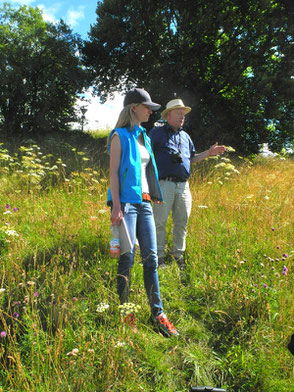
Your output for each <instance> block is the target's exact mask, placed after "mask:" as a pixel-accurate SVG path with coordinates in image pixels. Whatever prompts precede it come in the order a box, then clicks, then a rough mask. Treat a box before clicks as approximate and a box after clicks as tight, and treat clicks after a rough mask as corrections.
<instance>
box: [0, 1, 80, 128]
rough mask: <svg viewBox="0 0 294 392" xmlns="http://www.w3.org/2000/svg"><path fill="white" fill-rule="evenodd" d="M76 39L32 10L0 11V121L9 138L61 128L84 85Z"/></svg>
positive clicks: (70, 113)
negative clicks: (16, 134)
mask: <svg viewBox="0 0 294 392" xmlns="http://www.w3.org/2000/svg"><path fill="white" fill-rule="evenodd" d="M81 43H82V42H81V40H80V38H79V37H78V36H76V35H73V34H72V33H71V30H70V29H69V28H68V27H67V26H66V25H65V23H64V22H63V21H62V20H61V21H60V22H59V23H58V24H56V25H54V24H52V23H48V22H45V21H44V20H43V17H42V14H41V11H40V10H38V9H34V8H32V7H26V6H23V7H20V8H19V9H18V10H15V9H13V8H12V7H11V6H10V5H8V4H7V3H5V4H4V6H3V7H2V8H0V122H1V124H2V130H3V131H5V132H6V133H8V134H15V133H17V132H22V133H26V132H29V131H36V132H42V131H50V130H52V129H58V130H60V129H65V128H67V123H68V122H69V121H71V120H72V118H73V116H74V103H75V99H76V94H77V93H78V92H80V91H82V89H83V87H85V86H86V85H87V82H88V76H87V72H86V71H85V70H84V69H83V67H82V65H81V63H80V60H79V57H78V55H77V52H78V50H79V48H80V47H81Z"/></svg>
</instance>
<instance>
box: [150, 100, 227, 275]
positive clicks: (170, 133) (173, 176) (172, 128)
mask: <svg viewBox="0 0 294 392" xmlns="http://www.w3.org/2000/svg"><path fill="white" fill-rule="evenodd" d="M190 111H191V108H190V107H188V106H185V105H184V103H183V101H182V100H181V99H173V100H172V101H170V102H168V103H167V105H166V108H165V110H164V111H163V112H162V113H161V117H162V119H163V120H166V124H165V125H163V126H158V127H154V128H153V129H152V130H151V131H150V133H149V136H150V138H151V145H152V149H153V152H154V155H155V160H156V164H157V168H158V172H159V180H160V186H161V190H162V194H163V200H164V203H163V204H155V203H154V204H153V211H154V219H155V225H156V235H157V251H158V264H159V265H161V266H164V263H165V262H164V249H165V238H166V222H167V219H168V216H169V214H170V212H171V211H172V218H173V234H172V239H173V248H172V252H171V253H172V256H173V257H174V258H175V259H176V261H177V263H178V265H179V267H180V268H184V267H185V260H184V252H185V249H186V235H187V226H188V219H189V216H190V213H191V207H192V197H191V193H190V188H189V183H188V179H189V177H190V175H191V168H190V166H191V163H197V162H200V161H202V160H203V159H205V158H208V157H209V156H212V155H218V154H222V153H223V152H224V151H225V147H224V146H219V145H218V144H217V143H216V144H214V145H213V146H212V147H210V148H209V149H208V150H206V151H203V152H201V153H200V154H196V153H195V147H194V144H193V142H192V140H191V138H190V136H189V135H188V134H187V133H186V132H185V131H184V130H183V128H182V127H183V125H184V121H185V116H186V114H188V113H189V112H190Z"/></svg>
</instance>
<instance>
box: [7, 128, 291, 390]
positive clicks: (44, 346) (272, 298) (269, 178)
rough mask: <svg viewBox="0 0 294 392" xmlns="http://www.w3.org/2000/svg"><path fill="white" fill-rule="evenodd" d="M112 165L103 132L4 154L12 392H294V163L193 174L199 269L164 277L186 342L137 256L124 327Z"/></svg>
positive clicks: (211, 164)
mask: <svg viewBox="0 0 294 392" xmlns="http://www.w3.org/2000/svg"><path fill="white" fill-rule="evenodd" d="M107 162H108V157H107V154H106V150H105V138H104V139H101V138H98V137H97V136H96V137H92V136H91V135H81V134H75V135H72V134H69V135H66V138H64V137H61V136H60V135H59V136H56V137H54V138H53V137H50V138H43V139H39V140H31V141H25V142H24V141H17V142H14V143H12V144H10V143H8V142H7V141H5V142H4V143H3V144H2V145H1V146H0V187H1V195H0V200H1V203H0V213H1V215H2V218H1V225H0V261H1V264H0V269H1V285H0V289H1V290H0V310H1V312H0V366H1V373H0V391H1V390H3V391H53V390H55V391H106V392H108V391H119V392H120V391H131V392H132V391H134V392H138V391H150V392H151V391H158V392H159V391H160V392H165V391H166V392H167V391H174V392H180V391H182V392H184V391H189V386H190V385H199V386H203V385H212V386H218V387H223V388H226V390H227V391H240V392H243V391H244V392H245V391H246V392H247V391H249V392H251V391H252V392H255V391H265V392H277V391H285V392H286V391H287V392H289V391H291V390H292V389H293V364H294V362H293V357H291V355H290V353H288V352H287V350H286V344H287V341H288V339H289V337H290V335H291V334H292V333H293V332H294V320H293V313H294V306H293V272H294V268H293V257H294V243H293V233H294V231H293V228H294V225H293V223H294V219H293V216H294V214H293V213H294V186H293V172H294V162H293V160H291V159H287V160H281V159H270V160H260V159H254V160H252V161H249V160H245V159H240V158H239V159H232V158H230V155H227V156H226V157H225V159H221V158H218V159H217V160H216V161H205V162H202V163H200V164H198V165H197V166H194V167H193V175H192V178H191V181H190V185H191V191H192V194H193V208H192V213H191V217H190V220H189V232H188V237H187V263H188V266H187V269H186V270H185V271H180V270H179V269H178V267H177V265H176V264H175V263H174V262H172V263H171V264H170V265H169V266H168V267H167V268H166V269H160V270H159V277H160V284H161V296H162V300H163V304H164V308H165V312H166V313H167V314H168V317H169V319H170V320H171V321H172V322H173V324H174V325H175V326H176V327H177V329H178V330H179V332H180V338H179V339H166V338H164V337H162V336H161V335H158V334H157V333H155V332H154V331H153V330H152V327H151V325H150V324H149V321H148V319H149V306H148V302H147V298H146V295H145V292H144V285H143V278H142V266H141V265H140V262H139V254H137V255H136V263H135V266H134V268H133V282H132V293H131V298H130V300H131V301H132V302H133V303H136V304H139V305H140V311H139V313H138V315H137V318H138V324H139V325H138V330H139V331H138V333H137V334H133V333H132V332H131V331H130V330H128V328H126V327H125V326H124V325H123V324H122V323H121V318H120V309H119V301H118V297H117V294H116V262H115V261H113V260H112V259H111V258H110V257H109V250H108V243H109V237H110V230H109V226H110V220H109V217H110V214H109V210H108V209H107V207H106V204H105V199H106V190H107V187H108V169H107V166H108V163H107ZM167 243H168V246H170V244H171V222H169V226H168V238H167Z"/></svg>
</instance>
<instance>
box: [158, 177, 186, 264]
mask: <svg viewBox="0 0 294 392" xmlns="http://www.w3.org/2000/svg"><path fill="white" fill-rule="evenodd" d="M159 183H160V187H161V190H162V194H163V200H164V203H163V204H156V203H153V213H154V219H155V226H156V238H157V253H158V257H163V255H164V249H165V239H166V222H167V219H168V216H169V214H170V211H172V219H173V233H172V240H173V248H172V254H173V256H175V257H180V256H182V255H183V253H184V251H185V249H186V235H187V226H188V219H189V216H190V213H191V208H192V196H191V192H190V187H189V183H188V181H186V182H171V181H166V180H160V181H159Z"/></svg>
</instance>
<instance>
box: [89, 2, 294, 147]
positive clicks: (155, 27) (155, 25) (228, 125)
mask: <svg viewBox="0 0 294 392" xmlns="http://www.w3.org/2000/svg"><path fill="white" fill-rule="evenodd" d="M293 11H294V7H293V3H292V2H291V1H288V0H280V1H278V2H277V1H273V0H258V1H256V0H248V1H246V2H245V1H242V0H212V1H206V0H197V1H190V0H181V1H180V0H173V1H171V0H163V1H159V0H154V1H152V2H150V1H148V0H140V1H139V0H128V1H127V0H104V1H99V2H98V6H97V10H96V13H97V23H96V24H95V25H93V26H92V28H91V32H90V35H89V40H88V41H87V42H86V43H85V46H84V49H83V53H84V61H85V64H86V65H87V66H89V67H90V68H91V69H92V71H93V72H94V74H95V88H96V92H97V94H99V95H100V96H101V98H102V100H103V99H105V98H106V97H107V96H109V95H111V94H112V93H113V92H114V91H117V90H126V89H128V88H129V87H130V86H133V85H137V86H141V87H142V86H143V87H145V88H146V89H147V90H148V91H149V92H150V93H151V95H152V98H153V99H154V100H157V101H159V102H160V103H161V104H162V105H165V104H166V102H167V101H168V100H170V99H172V98H173V97H174V96H178V97H181V98H183V100H184V102H185V104H186V105H189V106H192V108H193V110H192V112H191V113H190V114H189V116H187V120H186V124H187V127H188V128H190V132H191V134H192V137H193V139H194V141H195V142H196V145H197V146H198V147H199V148H203V147H207V145H209V144H211V143H213V142H214V141H215V140H218V141H219V142H222V143H225V144H229V145H233V146H234V147H236V148H237V149H239V150H240V151H243V152H244V151H248V152H249V151H257V149H258V144H260V143H264V142H268V143H269V144H270V145H271V146H273V147H275V148H276V149H278V148H280V147H281V146H282V145H284V144H286V143H290V142H293V139H294V129H293V117H294V112H293V107H294V106H293V103H294V89H293V86H294V80H293V60H294V51H293V35H294V23H293V20H292V19H293V16H292V15H293ZM153 120H154V118H153Z"/></svg>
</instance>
